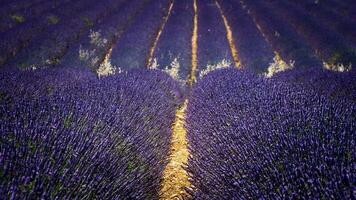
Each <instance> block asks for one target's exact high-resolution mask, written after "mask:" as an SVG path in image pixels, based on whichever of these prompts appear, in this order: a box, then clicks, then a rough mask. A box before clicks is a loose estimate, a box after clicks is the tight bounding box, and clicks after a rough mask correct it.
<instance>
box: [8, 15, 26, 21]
mask: <svg viewBox="0 0 356 200" xmlns="http://www.w3.org/2000/svg"><path fill="white" fill-rule="evenodd" d="M11 19H12V20H14V21H15V22H16V23H23V22H24V21H25V18H24V17H23V16H22V15H18V14H14V15H11Z"/></svg>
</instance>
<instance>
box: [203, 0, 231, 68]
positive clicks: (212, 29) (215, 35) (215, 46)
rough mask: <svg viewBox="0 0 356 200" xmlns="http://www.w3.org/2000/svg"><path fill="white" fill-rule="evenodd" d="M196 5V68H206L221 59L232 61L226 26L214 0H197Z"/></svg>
mask: <svg viewBox="0 0 356 200" xmlns="http://www.w3.org/2000/svg"><path fill="white" fill-rule="evenodd" d="M197 7H198V52H197V54H198V67H197V68H198V69H197V72H199V71H203V70H206V69H207V67H208V65H216V64H218V63H220V62H221V61H222V60H226V61H229V62H231V63H233V58H232V56H231V49H230V47H229V42H228V40H227V37H226V35H227V34H226V28H225V25H224V21H223V18H222V16H221V14H220V11H219V9H218V7H217V5H216V4H215V1H214V0H208V1H204V0H197Z"/></svg>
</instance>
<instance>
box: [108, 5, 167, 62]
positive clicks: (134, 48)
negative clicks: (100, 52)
mask: <svg viewBox="0 0 356 200" xmlns="http://www.w3.org/2000/svg"><path fill="white" fill-rule="evenodd" d="M170 3H171V1H170V0H155V1H150V2H149V3H148V6H147V7H145V9H144V11H143V12H142V13H141V14H139V15H138V16H137V17H136V18H135V21H134V22H133V24H132V25H131V26H130V27H129V28H128V29H127V30H126V31H125V32H124V34H123V35H122V36H121V38H120V39H119V40H118V41H117V43H116V44H115V45H114V48H113V51H112V55H111V62H112V64H113V65H114V66H117V67H121V68H126V69H131V68H142V67H145V66H146V64H147V60H148V56H149V52H150V48H151V47H152V45H153V43H154V41H155V39H156V36H157V34H158V31H159V28H160V26H161V24H162V23H163V21H164V17H165V16H166V15H167V13H168V9H169V6H170Z"/></svg>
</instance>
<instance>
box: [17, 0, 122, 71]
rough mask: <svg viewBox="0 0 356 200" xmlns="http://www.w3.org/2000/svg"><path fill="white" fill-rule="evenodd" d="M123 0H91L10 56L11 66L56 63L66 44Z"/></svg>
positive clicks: (67, 45)
mask: <svg viewBox="0 0 356 200" xmlns="http://www.w3.org/2000/svg"><path fill="white" fill-rule="evenodd" d="M122 2H123V0H121V1H117V0H106V1H101V2H98V3H96V2H95V1H92V4H91V5H90V7H89V8H87V9H85V10H84V11H82V12H81V13H80V14H79V15H77V16H76V17H74V18H73V17H72V18H71V19H69V20H68V21H65V22H64V23H62V24H59V25H58V26H54V27H53V28H49V29H47V30H46V31H45V32H43V33H42V34H41V35H39V36H38V37H36V38H34V40H33V41H32V42H31V43H30V44H29V46H28V47H27V48H25V49H23V50H22V51H21V52H19V53H18V55H17V56H16V57H15V58H14V59H13V62H12V63H11V65H13V66H14V67H17V66H25V67H30V66H34V67H36V68H38V67H43V66H48V65H49V66H51V65H55V64H58V63H59V62H60V59H61V58H62V57H63V56H64V54H65V53H66V51H67V49H68V48H69V46H70V45H71V44H72V43H74V42H75V41H77V40H78V39H79V37H80V36H81V35H82V34H83V33H85V32H86V31H87V30H89V29H90V28H91V27H93V26H94V24H96V23H98V22H99V21H100V20H103V19H105V17H106V16H108V15H110V14H111V13H112V12H113V11H114V10H115V9H116V8H117V7H118V6H120V5H121V4H122Z"/></svg>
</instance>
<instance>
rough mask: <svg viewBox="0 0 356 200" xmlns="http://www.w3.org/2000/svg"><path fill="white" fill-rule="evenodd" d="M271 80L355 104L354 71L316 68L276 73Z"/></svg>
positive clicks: (355, 76) (355, 79)
mask: <svg viewBox="0 0 356 200" xmlns="http://www.w3.org/2000/svg"><path fill="white" fill-rule="evenodd" d="M273 79H274V80H275V81H281V82H289V83H290V84H294V85H299V86H301V87H303V88H307V89H310V90H313V91H314V92H316V93H318V94H319V95H324V96H326V97H328V98H330V99H345V100H350V101H353V102H354V103H355V102H356V85H355V82H356V71H355V70H352V71H350V72H342V73H340V72H335V71H330V70H325V69H318V68H309V69H293V70H288V71H285V72H282V73H278V74H276V75H274V77H273Z"/></svg>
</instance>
